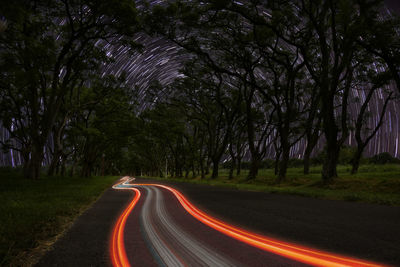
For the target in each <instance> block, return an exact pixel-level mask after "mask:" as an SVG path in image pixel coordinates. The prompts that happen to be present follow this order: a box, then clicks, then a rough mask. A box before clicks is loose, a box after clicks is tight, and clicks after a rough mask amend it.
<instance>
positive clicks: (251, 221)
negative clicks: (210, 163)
mask: <svg viewBox="0 0 400 267" xmlns="http://www.w3.org/2000/svg"><path fill="white" fill-rule="evenodd" d="M145 181H146V182H149V181H148V180H145ZM136 182H138V183H140V182H143V180H137V181H136ZM157 183H159V182H157ZM168 184H169V185H171V183H168ZM172 186H173V187H174V188H176V189H178V190H179V191H181V192H183V193H184V195H185V196H187V197H188V199H189V200H190V201H191V202H193V203H194V204H195V205H196V206H197V207H200V209H201V210H204V211H207V213H208V214H211V215H212V216H214V217H217V218H220V219H221V220H223V221H224V222H228V223H229V224H231V225H235V226H240V227H241V228H244V229H247V230H251V231H252V232H256V233H259V234H262V235H264V236H268V237H273V238H276V239H279V240H283V241H289V242H291V243H296V244H301V245H303V246H304V245H305V246H306V247H313V248H318V249H320V250H321V249H322V250H323V251H329V252H334V253H336V254H341V255H343V254H344V255H349V256H350V257H352V258H353V257H356V258H359V259H363V260H368V261H375V262H383V263H386V264H390V265H394V266H396V265H399V264H400V256H399V255H400V244H399V242H400V241H399V240H400V230H399V225H400V210H399V208H398V207H385V206H379V205H367V204H360V203H348V202H342V201H324V200H315V199H309V198H303V197H296V196H284V195H275V194H265V193H256V192H244V191H237V190H230V189H226V188H219V187H211V186H199V185H190V184H183V183H175V184H173V185H172ZM137 190H138V191H139V192H140V198H138V199H137V201H136V203H135V206H134V207H133V208H132V210H131V212H130V214H128V215H126V216H125V222H124V225H123V227H122V228H123V231H121V232H122V238H120V239H121V240H122V241H120V243H121V244H123V246H124V250H125V253H126V260H127V262H129V263H130V264H131V265H132V266H157V265H163V264H164V265H169V266H182V265H186V266H302V265H303V263H300V262H299V261H298V260H292V259H288V258H286V257H282V256H279V255H276V254H275V253H273V252H271V251H266V250H265V249H262V248H256V247H254V246H250V245H248V244H246V243H244V242H242V241H239V240H237V239H234V238H232V237H230V236H228V235H226V233H221V232H220V231H218V230H216V229H214V228H212V227H209V226H207V225H206V224H205V223H204V222H200V221H199V219H198V218H197V219H196V218H195V217H193V216H192V215H190V214H189V213H188V212H187V211H186V210H185V208H184V207H182V205H181V203H180V202H179V201H178V199H177V198H176V196H175V195H174V194H173V193H172V192H171V191H169V190H167V189H165V188H162V187H157V186H139V187H137ZM133 195H135V196H137V195H138V192H137V191H136V192H135V194H132V193H130V192H128V190H125V191H124V190H118V191H117V190H114V191H112V190H109V191H107V192H106V193H105V194H104V195H103V196H102V197H101V198H100V200H99V201H98V202H97V203H95V205H93V207H92V208H91V209H89V210H88V211H87V212H85V213H84V214H83V215H82V216H81V217H80V218H79V219H78V220H77V221H76V223H75V224H74V225H73V227H72V228H71V230H70V231H69V232H68V233H67V234H66V235H65V236H64V237H63V238H62V239H60V240H59V241H58V242H57V243H56V244H55V246H54V249H53V250H52V251H50V252H49V253H47V254H46V255H45V256H44V257H43V258H42V260H41V261H40V262H39V264H38V266H107V265H110V264H111V262H112V261H114V263H118V256H117V261H116V260H115V258H116V256H115V255H114V254H118V253H113V251H114V252H116V251H117V252H118V244H117V243H115V242H114V245H115V248H114V250H113V240H114V239H118V238H117V235H112V230H113V229H114V231H115V227H114V225H118V223H121V222H118V221H116V220H117V218H118V215H119V214H121V213H122V211H123V210H124V209H125V208H124V207H126V205H127V204H128V203H129V201H130V200H131V201H132V196H133ZM130 203H131V204H132V202H130ZM128 208H129V206H128ZM113 227H114V228H113ZM121 244H120V245H121Z"/></svg>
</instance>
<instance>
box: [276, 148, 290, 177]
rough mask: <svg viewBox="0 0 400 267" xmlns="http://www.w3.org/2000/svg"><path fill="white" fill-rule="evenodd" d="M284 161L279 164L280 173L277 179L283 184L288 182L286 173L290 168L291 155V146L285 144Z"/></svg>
mask: <svg viewBox="0 0 400 267" xmlns="http://www.w3.org/2000/svg"><path fill="white" fill-rule="evenodd" d="M282 150H283V151H282V160H281V161H280V164H279V172H278V177H277V181H276V182H277V183H278V184H279V183H281V182H283V181H285V180H286V172H287V168H288V163H289V154H290V147H289V144H284V146H283V148H282Z"/></svg>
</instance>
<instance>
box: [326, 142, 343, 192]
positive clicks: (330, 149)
mask: <svg viewBox="0 0 400 267" xmlns="http://www.w3.org/2000/svg"><path fill="white" fill-rule="evenodd" d="M338 159H339V148H337V147H336V146H335V144H328V146H327V153H326V159H325V160H324V163H323V165H322V181H323V183H324V184H330V183H332V182H333V180H334V179H335V178H337V171H336V166H337V163H338Z"/></svg>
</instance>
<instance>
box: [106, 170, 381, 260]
mask: <svg viewBox="0 0 400 267" xmlns="http://www.w3.org/2000/svg"><path fill="white" fill-rule="evenodd" d="M132 180H133V179H127V178H125V179H124V180H123V182H121V183H120V184H118V185H116V186H114V187H113V188H116V189H132V190H135V192H136V196H135V198H134V200H133V201H132V202H131V204H130V205H129V207H128V208H127V209H125V211H124V212H123V213H122V214H121V216H120V218H119V219H118V222H117V224H116V226H115V227H114V232H113V242H112V251H111V253H112V259H113V265H114V266H130V265H129V261H128V260H127V258H126V254H125V249H124V244H123V228H124V226H125V221H126V218H127V217H128V216H129V213H130V212H131V211H132V209H133V207H134V205H135V204H136V202H137V200H138V199H139V197H140V192H139V190H138V189H136V188H129V187H128V186H156V187H160V188H164V189H166V190H168V191H170V192H171V193H173V194H174V196H175V197H176V198H177V200H178V201H179V203H180V204H181V205H182V207H183V208H184V209H185V210H186V211H187V212H188V213H189V214H190V215H192V216H193V217H194V218H196V219H197V220H199V221H200V222H202V223H203V224H205V225H207V226H209V227H211V228H213V229H215V230H217V231H219V232H221V233H223V234H225V235H227V236H230V237H232V238H234V239H236V240H239V241H241V242H244V243H246V244H248V245H250V246H253V247H256V248H259V249H261V250H264V251H267V252H272V253H274V254H277V255H280V256H283V257H285V258H289V259H292V260H295V261H298V262H302V263H306V264H310V265H313V266H332V267H333V266H335V267H337V266H364V267H372V266H375V267H376V266H385V265H382V264H378V263H373V262H368V261H364V260H359V259H354V258H350V257H345V256H341V255H336V254H333V253H328V252H323V251H319V250H316V249H311V248H307V247H304V246H300V245H297V244H292V243H287V242H282V241H279V240H276V239H271V238H269V237H266V236H262V235H258V234H254V233H251V232H249V231H246V230H243V229H241V228H238V227H235V226H232V225H230V224H227V223H225V222H223V221H221V220H218V219H216V218H214V217H212V216H209V215H208V214H206V213H204V212H203V211H201V210H199V209H198V208H196V207H195V206H194V205H193V204H192V203H191V202H190V201H189V200H188V199H187V198H186V197H185V196H184V195H183V194H182V193H180V192H179V191H177V190H176V189H174V188H171V187H169V186H166V185H161V184H127V183H128V182H130V181H132ZM125 264H126V265H125Z"/></svg>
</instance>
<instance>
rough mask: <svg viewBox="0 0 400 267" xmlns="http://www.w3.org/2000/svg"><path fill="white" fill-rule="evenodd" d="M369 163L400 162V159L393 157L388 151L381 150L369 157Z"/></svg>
mask: <svg viewBox="0 0 400 267" xmlns="http://www.w3.org/2000/svg"><path fill="white" fill-rule="evenodd" d="M369 163H372V164H387V163H397V164H400V159H398V158H395V157H393V156H392V155H391V154H390V153H388V152H383V153H380V154H377V155H375V156H373V157H371V158H370V159H369Z"/></svg>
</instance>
